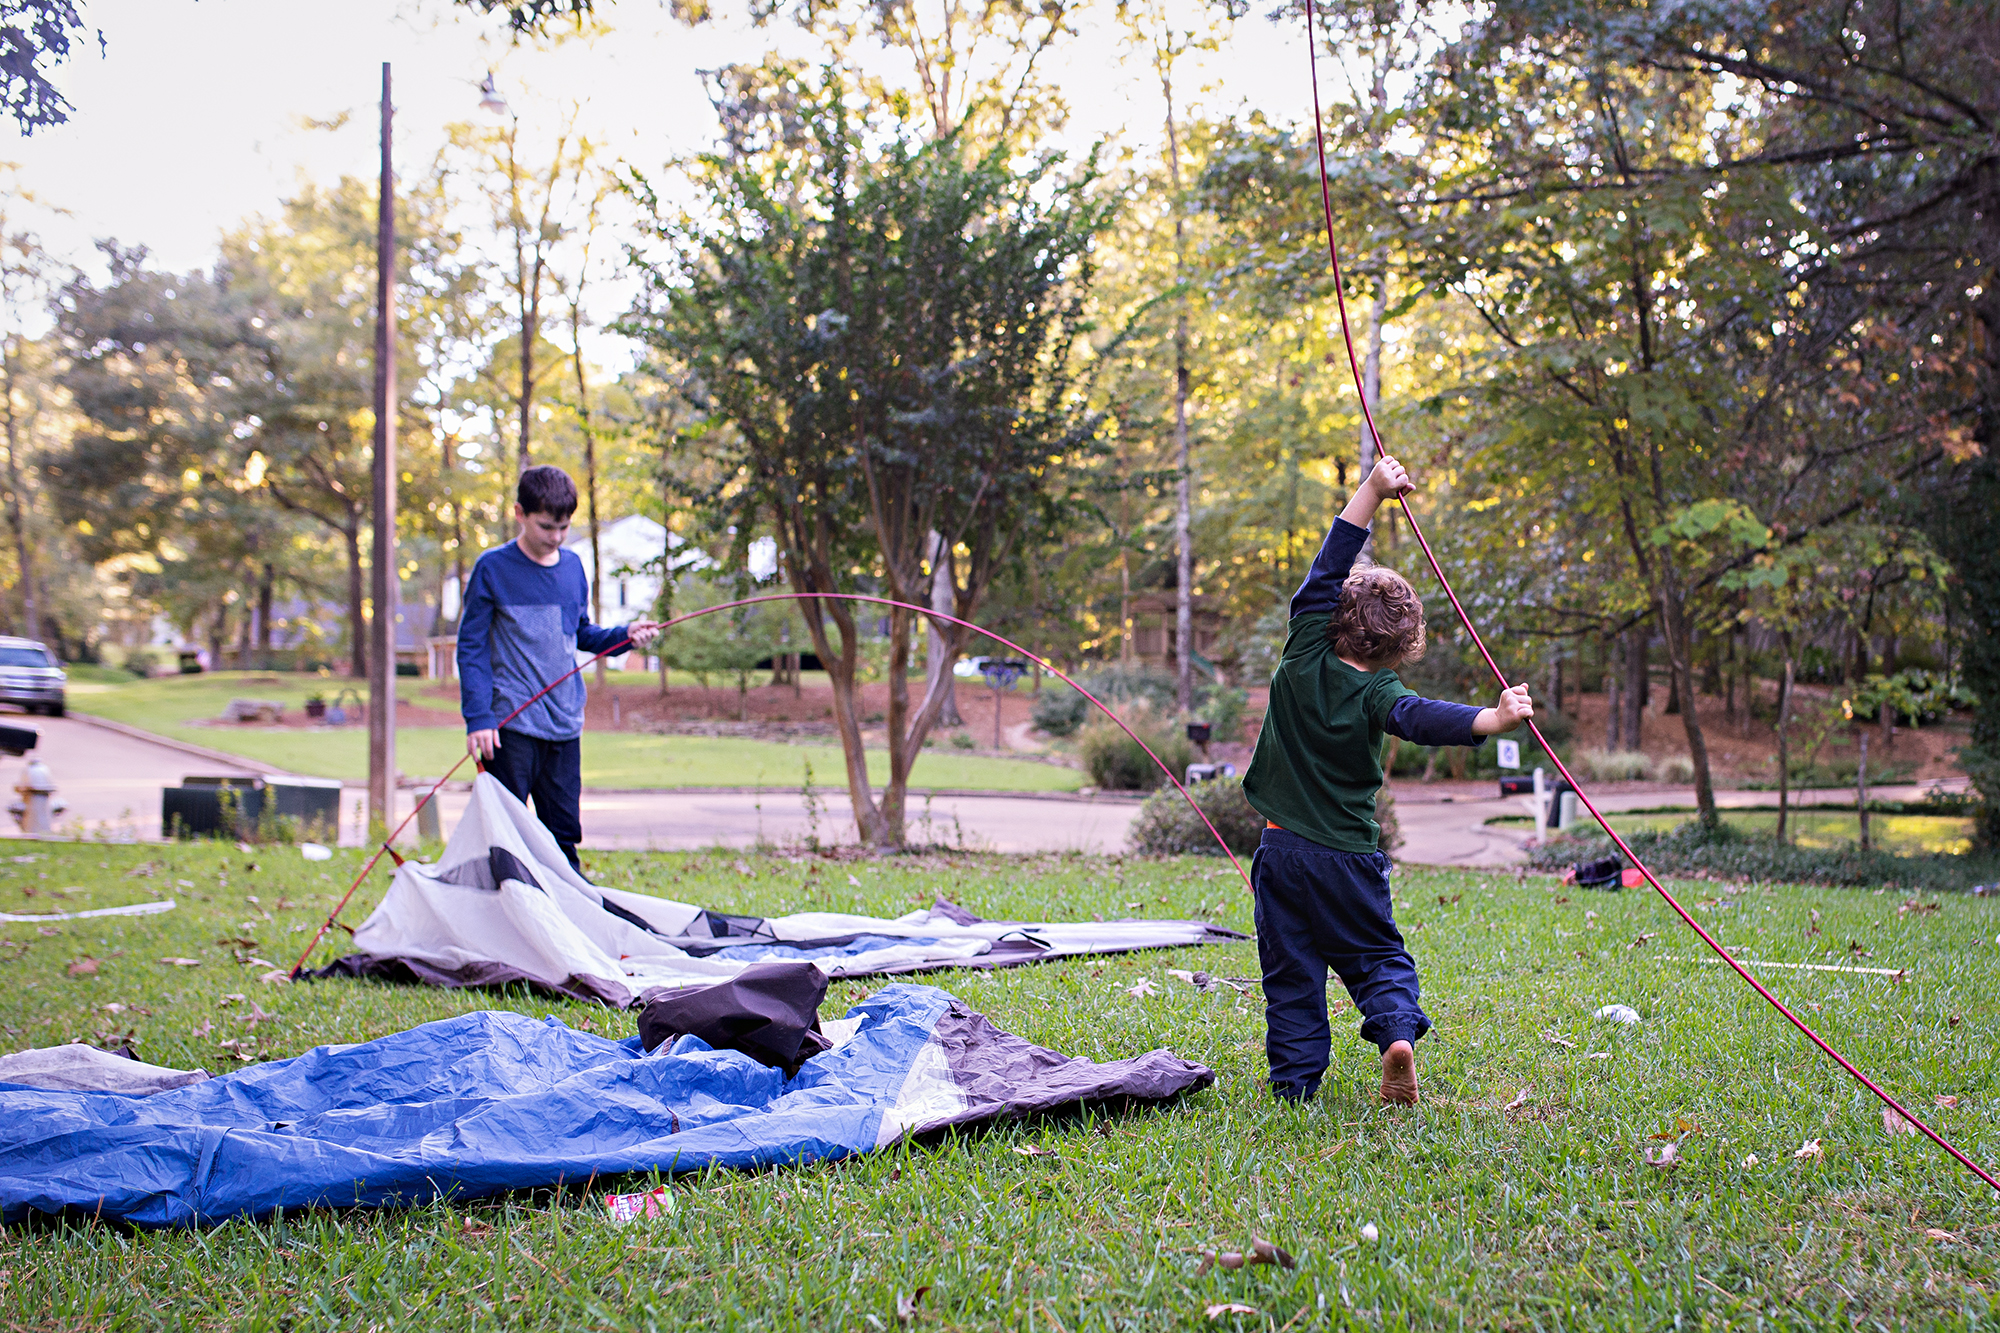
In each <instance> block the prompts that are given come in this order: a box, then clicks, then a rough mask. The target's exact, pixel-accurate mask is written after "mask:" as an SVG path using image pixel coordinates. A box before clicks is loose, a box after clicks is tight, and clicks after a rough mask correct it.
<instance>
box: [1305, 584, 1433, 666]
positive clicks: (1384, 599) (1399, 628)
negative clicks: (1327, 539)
mask: <svg viewBox="0 0 2000 1333" xmlns="http://www.w3.org/2000/svg"><path fill="white" fill-rule="evenodd" d="M1326 637H1327V638H1329V639H1331V640H1332V641H1333V650H1334V651H1335V652H1336V653H1339V654H1340V655H1341V656H1342V657H1345V658H1348V659H1349V660H1351V661H1355V662H1360V663H1361V664H1362V665H1364V666H1366V667H1367V668H1368V669H1369V670H1370V671H1374V670H1377V669H1379V668H1381V667H1389V666H1395V665H1396V664H1397V663H1399V662H1414V661H1416V660H1417V659H1418V658H1420V657H1422V656H1423V655H1424V604H1423V603H1422V602H1420V601H1418V600H1417V590H1416V589H1415V588H1412V587H1411V586H1410V581H1409V580H1408V579H1406V578H1404V577H1403V576H1402V575H1401V574H1398V573H1397V572H1396V571H1395V570H1393V569H1384V568H1382V567H1381V566H1380V565H1371V566H1369V567H1368V568H1366V569H1357V570H1355V571H1354V572H1353V573H1352V574H1349V575H1348V576H1347V582H1345V583H1343V584H1341V585H1340V604H1339V605H1338V606H1336V607H1335V608H1334V611H1333V618H1332V619H1330V620H1328V621H1327V623H1326Z"/></svg>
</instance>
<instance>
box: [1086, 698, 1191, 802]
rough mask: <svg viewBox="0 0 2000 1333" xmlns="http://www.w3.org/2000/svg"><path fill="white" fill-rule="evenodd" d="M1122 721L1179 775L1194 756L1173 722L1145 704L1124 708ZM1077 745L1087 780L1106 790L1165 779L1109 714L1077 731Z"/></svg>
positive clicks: (1142, 787) (1143, 787)
mask: <svg viewBox="0 0 2000 1333" xmlns="http://www.w3.org/2000/svg"><path fill="white" fill-rule="evenodd" d="M1124 718H1125V724H1126V725H1127V726H1129V727H1131V728H1132V730H1133V731H1135V732H1137V733H1138V734H1139V735H1140V736H1141V737H1143V738H1144V739H1145V742H1146V744H1147V745H1149V746H1151V747H1152V750H1153V753H1154V754H1157V755H1158V756H1159V757H1160V759H1161V761H1162V762H1164V763H1165V764H1166V765H1167V766H1168V767H1169V768H1171V769H1173V771H1174V776H1175V777H1179V776H1180V775H1181V774H1183V773H1185V772H1186V771H1187V766H1188V765H1189V764H1190V763H1192V762H1193V760H1194V746H1193V744H1192V743H1190V742H1189V740H1188V738H1187V732H1186V731H1185V730H1184V729H1183V728H1181V727H1180V726H1179V725H1178V724H1177V723H1174V722H1172V721H1171V720H1169V719H1164V718H1161V717H1160V716H1159V715H1158V714H1157V713H1155V712H1154V711H1153V709H1152V708H1151V707H1149V706H1147V705H1145V704H1133V705H1131V706H1130V707H1128V708H1126V709H1125V710H1124ZM1078 735H1079V740H1078V745H1077V749H1078V752H1079V753H1080V754H1081V755H1082V757H1083V766H1084V768H1085V769H1086V770H1087V771H1088V772H1089V773H1090V780H1091V781H1092V782H1094V783H1096V784H1097V785H1098V786H1099V787H1102V788H1103V789H1104V790H1106V791H1151V790H1153V789H1154V788H1155V787H1157V786H1159V785H1160V784H1161V783H1162V782H1165V781H1166V775H1165V774H1163V773H1161V772H1160V767H1159V765H1158V764H1155V763H1154V762H1153V761H1152V760H1151V759H1150V758H1148V757H1147V755H1146V752H1145V751H1144V750H1142V749H1140V748H1139V746H1138V744H1137V743H1135V742H1134V741H1133V739H1132V738H1131V737H1130V736H1128V735H1126V734H1125V732H1124V731H1123V730H1122V729H1120V728H1119V727H1117V726H1116V725H1114V724H1113V723H1112V722H1111V720H1110V719H1109V718H1105V717H1103V716H1101V715H1100V716H1099V718H1098V719H1097V720H1096V721H1094V722H1092V723H1090V724H1089V725H1088V726H1086V727H1084V728H1083V730H1082V731H1081V732H1080V733H1078Z"/></svg>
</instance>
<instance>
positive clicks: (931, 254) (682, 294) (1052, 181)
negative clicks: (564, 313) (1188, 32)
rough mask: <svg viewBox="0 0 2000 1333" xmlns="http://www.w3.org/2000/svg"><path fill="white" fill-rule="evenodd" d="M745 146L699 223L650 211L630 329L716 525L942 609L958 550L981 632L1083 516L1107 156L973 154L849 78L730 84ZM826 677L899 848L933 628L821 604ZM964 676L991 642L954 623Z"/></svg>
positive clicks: (766, 70)
mask: <svg viewBox="0 0 2000 1333" xmlns="http://www.w3.org/2000/svg"><path fill="white" fill-rule="evenodd" d="M718 83H719V88H720V91H721V95H720V96H719V97H718V102H719V105H720V106H721V109H722V112H723V122H724V125H725V141H726V144H727V147H726V148H725V150H724V151H723V152H720V153H717V154H712V155H709V156H706V157H704V158H702V159H700V160H699V161H698V162H697V163H696V164H695V165H694V167H693V170H692V173H691V174H692V176H693V179H694V182H695V184H696V186H697V187H698V190H699V193H700V201H699V203H698V205H697V206H696V208H695V210H693V211H691V212H687V213H683V214H680V215H678V216H673V217H669V216H666V215H664V214H663V212H662V205H661V203H660V200H659V199H658V197H657V196H656V195H655V194H654V193H653V191H652V189H651V188H650V186H649V184H648V183H647V182H646V181H645V180H644V179H643V178H641V177H637V176H635V177H633V179H632V182H631V184H632V188H633V191H634V193H635V195H636V196H637V197H638V199H639V200H640V202H641V203H642V204H643V205H645V206H646V208H647V209H648V210H649V213H650V216H651V218H652V219H653V222H652V224H651V225H652V229H653V239H654V240H655V241H656V242H658V243H659V244H658V255H659V257H657V258H653V257H650V256H649V255H648V254H647V253H646V252H645V251H639V252H636V253H637V258H636V262H637V263H638V265H639V267H640V269H641V271H642V273H643V275H644V277H645V279H646V283H647V286H646V292H645V295H644V297H643V298H642V301H641V305H640V307H639V309H638V311H637V312H636V313H635V314H634V316H633V317H632V318H631V319H630V320H629V321H628V324H627V329H628V331H629V332H631V333H632V334H634V335H636V336H638V337H640V338H642V339H643V340H645V341H646V342H647V343H648V344H650V345H651V347H652V348H653V350H654V355H655V356H656V357H657V359H658V360H659V362H660V363H661V365H662V367H663V368H664V367H671V368H672V369H673V371H674V372H675V373H672V374H665V375H663V378H665V379H668V380H670V381H671V382H673V383H676V384H678V385H680V386H681V390H680V391H681V392H682V393H683V394H684V395H685V396H686V398H687V401H688V402H689V404H690V405H691V406H692V407H693V408H694V409H695V410H696V411H697V412H698V413H700V414H701V417H702V420H703V423H704V424H703V425H702V426H701V427H700V428H699V438H698V441H697V443H696V447H697V448H699V449H701V450H702V451H703V453H704V455H705V457H706V458H707V459H708V460H709V461H710V463H711V464H712V465H714V471H715V474H716V475H717V476H718V477H719V478H720V480H719V482H718V483H717V484H716V486H715V487H714V488H713V489H712V490H711V492H710V493H709V495H708V496H707V500H706V503H707V505H708V506H709V508H710V509H711V511H712V517H713V519H714V520H715V522H716V523H717V525H718V529H719V528H720V526H722V525H724V524H732V525H734V527H735V530H736V531H737V532H738V533H742V534H747V533H749V532H752V531H762V532H769V533H770V534H771V535H772V536H773V537H775V539H776V541H777V544H778V551H779V557H780V564H781V567H782V570H783V574H784V577H785V578H786V579H787V580H788V581H789V583H790V585H791V587H792V588H793V589H794V590H796V591H799V592H847V591H873V590H879V591H880V592H881V593H883V594H885V595H887V596H889V597H892V598H895V599H896V600H898V601H903V602H911V603H916V604H920V605H921V604H928V603H930V602H931V595H932V585H931V565H930V561H931V557H932V555H933V553H934V552H935V550H936V549H937V548H936V545H935V543H934V542H933V541H932V537H931V534H932V533H937V534H941V535H942V537H943V538H944V540H945V541H946V542H947V543H948V548H947V549H949V550H951V551H952V552H953V555H954V559H953V561H952V564H951V568H952V569H953V571H954V576H955V577H954V579H953V583H952V588H951V597H950V607H951V614H954V615H956V616H958V617H959V618H961V619H966V620H970V619H973V618H974V617H975V616H976V615H977V614H978V611H979V607H980V604H981V601H982V599H983V598H984V596H985V594H986V592H987V590H988V588H989V587H990V586H991V584H992V581H993V579H994V577H995V575H996V573H997V572H999V571H1000V570H1001V569H1002V568H1003V567H1005V566H1007V565H1008V564H1009V562H1010V561H1013V560H1016V559H1018V558H1019V557H1020V555H1021V553H1022V552H1023V551H1024V550H1025V549H1029V548H1030V547H1031V545H1032V543H1033V542H1034V541H1035V539H1036V538H1037V536H1038V535H1039V534H1042V533H1046V532H1049V531H1052V530H1054V529H1056V528H1057V527H1059V526H1060V525H1061V523H1062V522H1063V521H1064V520H1065V518H1066V516H1068V515H1070V514H1072V513H1074V512H1076V511H1077V509H1078V508H1079V507H1080V506H1081V504H1082V501H1081V499H1080V498H1079V492H1078V491H1077V490H1076V489H1075V488H1076V487H1077V486H1079V485H1080V482H1081V476H1082V472H1083V469H1082V468H1081V467H1080V466H1079V465H1080V464H1081V463H1082V462H1083V460H1084V459H1085V457H1086V456H1089V455H1092V454H1094V453H1095V452H1096V450H1097V448H1098V443H1097V439H1096V434H1097V420H1096V417H1095V416H1094V415H1093V414H1092V413H1091V412H1090V411H1089V409H1088V408H1087V406H1086V396H1087V391H1088V388H1089V386H1088V384H1087V382H1086V379H1087V375H1088V369H1087V366H1088V364H1089V362H1087V360H1086V358H1084V357H1083V356H1081V355H1080V351H1081V348H1080V346H1079V344H1080V341H1081V339H1082V338H1083V336H1084V334H1085V332H1086V322H1085V311H1084V302H1085V298H1086V295H1087V293H1088V290H1089V287H1090V283H1091V280H1092V277H1093V260H1092V246H1093V242H1094V240H1095V238H1096V237H1097V236H1098V235H1099V234H1100V233H1101V232H1102V231H1103V230H1104V229H1105V228H1106V227H1107V226H1108V225H1109V223H1110V221H1111V217H1112V210H1111V208H1110V206H1109V205H1108V204H1106V203H1104V202H1103V201H1101V200H1100V199H1099V198H1098V197H1097V192H1096V191H1095V189H1094V186H1095V184H1096V181H1097V169H1096V163H1095V160H1094V158H1093V159H1089V160H1086V161H1084V162H1083V163H1081V164H1079V165H1077V166H1075V167H1070V166H1068V165H1067V164H1066V163H1065V162H1064V160H1063V159H1062V158H1061V157H1060V156H1058V155H1055V154H1036V155H1030V154H1027V153H1024V152H1022V151H1020V150H1018V149H1016V148H1013V147H1011V146H1004V145H1003V146H996V147H994V148H991V149H989V150H986V151H983V152H981V153H978V154H974V153H972V152H971V151H969V150H968V149H967V147H966V145H965V144H964V143H963V142H961V141H960V139H959V138H957V137H956V136H945V137H942V138H937V139H932V140H930V141H927V142H925V141H921V139H920V137H919V136H918V135H917V134H915V133H914V132H912V131H910V129H909V128H908V127H907V126H905V125H903V124H891V125H888V126H886V127H885V126H880V125H876V124H872V123H870V122H868V121H867V120H865V119H863V118H862V117H861V116H860V115H859V114H858V113H857V112H856V111H855V110H853V103H855V102H857V101H858V100H859V99H856V98H853V97H852V96H851V93H852V90H851V89H850V87H849V86H848V83H847V81H846V80H845V78H844V77H843V76H842V75H841V74H840V73H838V72H837V71H828V72H826V73H825V74H823V75H822V76H820V77H819V78H817V79H812V78H809V77H805V76H802V75H800V74H799V73H797V72H796V71H793V70H789V69H786V68H784V67H781V66H777V65H766V66H763V67H760V68H758V69H755V70H742V69H738V70H733V71H728V72H726V73H725V74H724V75H723V76H722V78H721V79H720V80H719V81H718ZM803 612H804V619H805V623H806V628H807V630H808V632H809V634H810V635H811V638H812V642H813V650H814V651H815V652H816V653H817V654H818V655H819V658H820V661H821V662H822V663H824V664H825V666H826V670H827V674H828V676H829V677H830V679H831V682H832V686H833V693H834V700H835V718H836V722H837V725H838V727H839V731H840V736H841V743H842V746H843V748H844V749H845V751H846V760H847V780H848V789H849V792H850V794H851V796H852V797H853V801H854V813H855V823H856V825H857V827H858V828H859V829H860V830H861V833H862V837H863V840H864V841H865V842H867V843H869V844H870V845H873V846H876V847H880V848H891V847H896V846H900V845H901V844H902V842H903V837H904V812H905V792H906V789H907V787H908V783H909V775H910V769H911V766H912V765H913V764H914V763H915V761H916V758H917V756H918V755H919V754H920V753H921V751H922V748H923V744H924V740H925V738H926V736H927V735H928V734H929V732H930V730H931V728H932V726H933V725H934V724H935V722H936V720H937V716H938V713H939V711H940V709H941V708H942V706H943V701H944V693H943V690H942V688H941V687H940V686H939V684H938V682H939V681H940V680H941V679H942V680H948V679H949V678H950V676H949V673H948V672H933V673H932V674H931V676H930V682H931V683H930V685H929V687H928V688H927V690H926V692H925V695H924V697H923V698H921V699H919V700H916V701H914V703H913V701H912V700H911V698H910V691H909V684H908V680H909V667H910V663H911V639H912V632H913V619H912V616H911V614H910V613H908V612H904V611H900V610H894V611H890V612H889V613H888V614H887V616H886V617H884V615H883V613H882V610H881V609H879V608H876V607H870V606H865V605H856V604H852V603H842V602H807V603H805V604H804V606H803ZM885 620H886V631H887V638H888V645H887V646H888V653H887V658H888V661H887V674H888V687H889V689H888V696H889V697H888V706H887V710H886V716H885V718H884V721H885V722H886V724H887V730H888V749H889V782H888V786H887V788H886V789H885V790H884V791H883V792H882V793H881V794H880V797H879V799H878V798H877V795H876V793H875V792H874V791H873V790H872V788H871V786H870V783H869V779H868V770H867V766H866V763H865V759H864V755H863V752H862V732H861V729H862V719H863V710H862V704H861V697H860V693H859V686H860V683H861V682H860V673H861V670H862V655H861V647H862V638H863V635H864V634H865V633H867V632H868V628H869V627H872V626H877V625H881V624H883V623H884V621H885ZM940 629H941V631H942V634H941V639H942V643H943V650H944V653H945V655H946V658H945V662H946V665H947V666H948V665H949V662H950V660H951V659H953V658H955V657H957V656H958V655H959V653H960V652H962V651H963V649H964V647H965V645H966V641H967V638H968V634H969V632H968V631H965V630H962V629H960V628H958V627H956V626H950V625H945V626H940Z"/></svg>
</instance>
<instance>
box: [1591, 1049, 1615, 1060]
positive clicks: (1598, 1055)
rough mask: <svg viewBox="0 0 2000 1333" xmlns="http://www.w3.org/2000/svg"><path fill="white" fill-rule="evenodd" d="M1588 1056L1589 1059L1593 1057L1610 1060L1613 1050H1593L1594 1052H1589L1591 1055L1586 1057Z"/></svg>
mask: <svg viewBox="0 0 2000 1333" xmlns="http://www.w3.org/2000/svg"><path fill="white" fill-rule="evenodd" d="M1586 1058H1588V1059H1591V1060H1609V1059H1610V1058H1611V1052H1609V1051H1592V1052H1591V1053H1590V1054H1589V1056H1588V1057H1586Z"/></svg>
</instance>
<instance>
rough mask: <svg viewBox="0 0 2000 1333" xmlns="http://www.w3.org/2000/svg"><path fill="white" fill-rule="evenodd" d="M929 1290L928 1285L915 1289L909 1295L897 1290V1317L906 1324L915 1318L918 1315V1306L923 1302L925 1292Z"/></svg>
mask: <svg viewBox="0 0 2000 1333" xmlns="http://www.w3.org/2000/svg"><path fill="white" fill-rule="evenodd" d="M929 1290H930V1288H929V1287H928V1286H923V1287H918V1288H917V1289H916V1290H915V1291H913V1292H911V1293H910V1294H909V1295H907V1296H905V1295H904V1294H903V1293H902V1292H900V1291H899V1292H897V1293H896V1318H898V1319H900V1320H902V1321H903V1322H904V1323H906V1324H907V1323H909V1322H910V1321H911V1320H912V1319H915V1318H916V1317H917V1307H918V1306H919V1305H922V1304H923V1301H924V1293H926V1292H928V1291H929Z"/></svg>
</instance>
